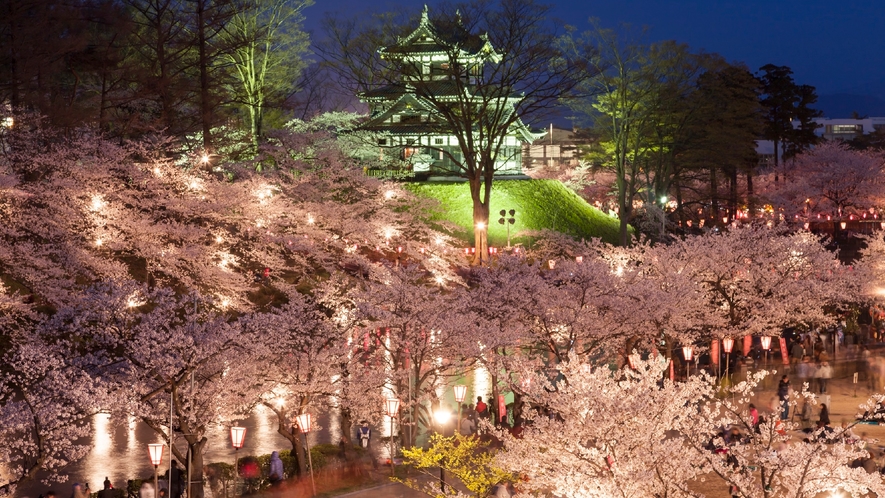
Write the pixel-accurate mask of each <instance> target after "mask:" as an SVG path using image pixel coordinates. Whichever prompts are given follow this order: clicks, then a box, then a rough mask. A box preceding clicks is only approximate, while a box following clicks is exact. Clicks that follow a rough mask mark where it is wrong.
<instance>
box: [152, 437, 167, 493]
mask: <svg viewBox="0 0 885 498" xmlns="http://www.w3.org/2000/svg"><path fill="white" fill-rule="evenodd" d="M164 446H166V445H164V444H163V443H152V444H149V445H148V454H149V455H150V457H151V465H153V466H154V492H155V493H158V490H157V469H158V468H160V463H161V462H162V461H163V447H164ZM169 475H170V476H171V475H172V474H171V473H170V474H169ZM170 478H171V477H170Z"/></svg>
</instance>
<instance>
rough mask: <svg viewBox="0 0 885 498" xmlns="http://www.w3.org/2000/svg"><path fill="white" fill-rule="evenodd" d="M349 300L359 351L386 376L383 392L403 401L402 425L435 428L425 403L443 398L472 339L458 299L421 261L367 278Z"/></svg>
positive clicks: (412, 439)
mask: <svg viewBox="0 0 885 498" xmlns="http://www.w3.org/2000/svg"><path fill="white" fill-rule="evenodd" d="M351 299H352V300H353V303H354V305H355V310H356V312H357V313H358V315H357V316H358V317H359V320H360V322H361V324H362V327H361V328H360V329H359V330H358V331H355V332H357V334H355V335H354V346H355V348H356V349H357V351H355V354H362V355H364V361H366V362H376V364H375V368H376V369H378V370H379V371H381V372H384V375H385V376H386V383H385V387H384V390H385V396H386V397H397V398H399V399H400V400H402V403H403V405H402V413H403V414H404V415H403V416H402V419H403V423H404V424H409V425H411V426H412V427H413V430H412V433H411V438H410V437H408V435H406V436H407V437H406V438H405V440H407V441H408V443H409V444H413V441H414V438H415V437H416V436H417V434H416V431H417V427H418V424H420V425H423V426H424V427H429V426H431V423H430V411H429V407H428V405H427V404H425V403H428V404H430V405H433V404H436V403H438V402H439V399H440V397H441V392H442V390H444V389H445V386H446V384H447V382H448V381H449V380H450V379H452V378H454V377H455V376H459V375H461V374H462V373H463V372H464V368H465V363H464V358H465V356H466V355H465V350H466V349H469V348H470V343H471V342H472V341H473V340H474V337H473V336H471V335H468V334H465V333H463V331H462V327H461V326H460V325H459V322H460V319H459V318H458V317H456V316H454V315H455V313H452V312H449V311H448V310H453V309H456V308H455V303H456V301H455V298H454V297H453V295H451V294H448V293H447V292H446V290H445V288H444V287H443V286H441V285H439V284H438V280H437V278H436V277H434V276H433V274H432V273H431V272H430V271H428V270H426V269H424V268H421V267H418V266H417V265H411V266H400V267H398V268H394V269H391V270H389V271H387V272H386V273H385V275H384V276H383V277H382V278H380V279H379V280H378V281H375V280H369V281H367V282H365V283H364V284H363V285H362V286H361V287H360V288H358V289H356V290H355V291H354V292H353V294H352V297H351Z"/></svg>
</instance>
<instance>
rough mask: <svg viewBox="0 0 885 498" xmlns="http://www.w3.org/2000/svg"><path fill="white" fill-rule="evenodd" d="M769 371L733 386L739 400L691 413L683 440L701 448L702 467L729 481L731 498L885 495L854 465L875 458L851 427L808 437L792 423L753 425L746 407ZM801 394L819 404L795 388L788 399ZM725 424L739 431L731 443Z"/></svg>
mask: <svg viewBox="0 0 885 498" xmlns="http://www.w3.org/2000/svg"><path fill="white" fill-rule="evenodd" d="M767 374H768V372H764V371H763V372H758V373H757V374H754V375H751V376H748V378H747V380H746V381H744V382H741V383H740V384H738V385H737V386H735V387H734V388H733V389H732V390H733V391H734V392H735V395H736V397H734V398H732V397H725V398H723V399H718V398H711V397H707V398H706V399H705V400H704V402H701V403H697V404H695V405H694V406H696V409H694V410H689V411H688V419H689V420H688V422H689V425H687V427H689V428H690V429H689V430H687V431H682V437H683V438H684V442H685V444H686V445H687V446H690V447H691V448H693V449H694V451H695V453H696V455H695V456H694V458H700V459H702V460H703V462H704V463H703V465H702V468H703V469H704V470H705V471H709V472H711V473H713V474H715V475H716V476H718V477H719V478H721V479H722V480H723V481H724V482H725V483H726V484H727V485H729V487H731V489H732V496H740V497H745V498H772V497H778V496H785V497H786V496H795V497H809V498H810V497H813V496H818V495H819V494H820V493H823V492H831V493H832V492H837V491H840V492H846V493H848V494H850V495H852V496H860V495H866V494H870V493H873V494H880V493H882V492H883V490H885V483H883V481H882V478H881V476H879V475H878V474H877V473H873V474H869V473H867V471H866V470H864V469H863V468H852V465H851V464H852V463H853V462H855V461H858V460H863V459H866V458H870V457H871V456H870V454H869V453H868V451H867V449H866V442H865V441H862V440H859V439H857V438H854V437H852V436H850V434H851V433H850V432H849V431H850V429H851V426H848V427H846V428H838V429H831V428H829V429H818V430H817V431H815V432H812V433H811V434H809V435H804V434H802V433H799V435H796V433H795V432H794V431H797V430H798V425H797V424H795V423H792V422H790V421H780V420H768V421H760V423H759V424H758V425H755V426H754V423H753V417H752V415H751V414H750V413H749V411H748V410H747V409H746V408H745V406H746V403H747V402H748V400H749V399H750V396H752V395H753V391H755V390H756V388H757V386H758V385H759V383H760V382H761V381H762V379H763V378H764V377H765V376H766V375H767ZM802 398H808V399H807V400H806V401H805V402H809V403H814V397H813V395H812V394H810V393H808V392H807V391H803V392H801V393H793V394H792V396H791V398H790V399H789V401H788V403H789V405H790V406H795V405H796V404H797V403H799V401H800V399H802ZM733 399H736V400H737V402H735V401H732V400H733ZM881 401H882V396H881V395H876V396H874V397H872V398H870V400H868V401H867V402H865V403H864V404H862V405H861V406H860V409H861V410H862V412H863V411H864V410H868V411H869V413H873V412H874V411H875V410H874V407H875V406H876V405H877V403H878V402H881ZM874 417H875V416H874ZM852 425H854V424H852ZM723 427H732V428H733V429H732V430H737V431H738V433H739V434H740V436H739V437H734V436H731V437H730V438H729V440H728V441H727V442H726V440H725V435H724V434H722V428H723ZM803 437H804V440H803V439H802V438H803ZM855 467H856V466H855Z"/></svg>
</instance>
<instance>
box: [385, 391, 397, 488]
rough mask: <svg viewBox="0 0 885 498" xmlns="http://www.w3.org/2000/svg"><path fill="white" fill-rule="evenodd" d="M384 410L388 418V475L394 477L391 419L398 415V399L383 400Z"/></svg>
mask: <svg viewBox="0 0 885 498" xmlns="http://www.w3.org/2000/svg"><path fill="white" fill-rule="evenodd" d="M384 409H385V410H386V411H387V416H388V417H390V475H396V474H395V472H394V470H395V469H394V465H393V419H394V417H396V414H397V413H399V399H397V398H388V399H386V400H384Z"/></svg>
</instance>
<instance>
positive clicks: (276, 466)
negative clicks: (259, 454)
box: [268, 451, 283, 488]
mask: <svg viewBox="0 0 885 498" xmlns="http://www.w3.org/2000/svg"><path fill="white" fill-rule="evenodd" d="M268 479H269V480H270V487H272V488H276V487H279V486H280V484H281V483H282V482H283V461H282V460H280V452H278V451H274V452H273V453H271V454H270V471H269V472H268Z"/></svg>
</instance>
